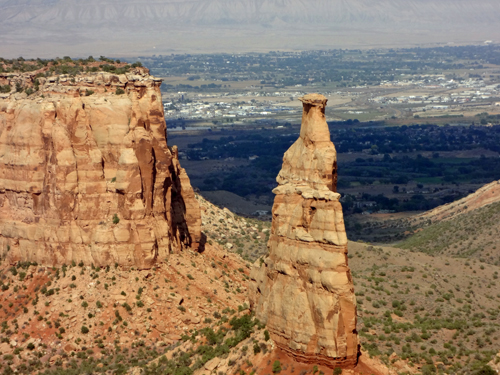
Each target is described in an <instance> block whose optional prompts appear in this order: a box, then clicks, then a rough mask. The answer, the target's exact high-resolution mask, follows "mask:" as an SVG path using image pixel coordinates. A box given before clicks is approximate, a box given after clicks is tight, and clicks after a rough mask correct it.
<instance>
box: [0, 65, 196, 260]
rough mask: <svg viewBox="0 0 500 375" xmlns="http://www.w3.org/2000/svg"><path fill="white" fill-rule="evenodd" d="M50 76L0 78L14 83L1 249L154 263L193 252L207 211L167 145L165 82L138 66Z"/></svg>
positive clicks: (1, 135) (2, 126)
mask: <svg viewBox="0 0 500 375" xmlns="http://www.w3.org/2000/svg"><path fill="white" fill-rule="evenodd" d="M47 75H48V74H47V73H45V75H44V74H41V73H40V72H36V71H35V72H31V73H18V74H0V83H2V84H3V85H6V84H8V85H9V86H10V87H12V91H11V92H10V93H7V94H3V95H2V98H0V255H2V257H7V259H8V260H9V261H31V262H37V263H40V264H45V265H61V264H64V263H66V264H67V263H71V262H72V261H75V262H79V261H83V262H84V263H86V264H94V265H96V266H105V265H109V264H114V263H118V264H120V265H124V266H135V267H138V268H148V267H151V266H152V265H153V264H155V262H156V261H157V260H159V259H164V258H165V257H166V256H167V255H168V254H169V253H171V252H177V251H180V250H181V249H182V248H184V247H191V248H194V249H198V248H199V246H200V241H201V228H200V227H201V214H200V208H199V205H198V202H197V201H196V199H195V196H194V192H193V189H192V187H191V185H190V181H189V178H188V176H187V175H186V172H185V170H184V169H183V168H181V166H180V164H179V160H178V156H177V148H176V147H175V146H174V147H168V146H167V140H166V124H165V119H164V115H163V106H162V102H161V93H160V84H161V80H160V79H157V78H155V77H152V76H150V75H149V72H148V70H147V69H145V68H140V67H139V68H134V69H132V70H131V71H129V72H127V73H125V74H113V73H110V72H93V73H91V72H88V73H86V74H85V73H84V74H78V75H76V76H70V75H57V76H47ZM14 87H18V88H19V87H28V89H27V90H25V91H23V90H14ZM31 87H34V89H31ZM16 91H18V92H16ZM33 92H34V93H33Z"/></svg>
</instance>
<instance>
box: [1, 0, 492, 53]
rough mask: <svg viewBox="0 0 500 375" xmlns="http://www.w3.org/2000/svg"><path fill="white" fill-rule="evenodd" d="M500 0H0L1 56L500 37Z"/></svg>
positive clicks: (230, 49)
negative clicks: (499, 25)
mask: <svg viewBox="0 0 500 375" xmlns="http://www.w3.org/2000/svg"><path fill="white" fill-rule="evenodd" d="M499 21H500V1H498V0H473V1H472V0H376V1H375V0H349V1H345V0H189V1H187V0H156V1H147V0H130V1H123V0H87V1H77V0H0V34H1V35H2V39H1V42H0V55H1V56H4V57H17V56H24V57H37V56H39V57H55V56H63V55H70V56H74V57H76V56H87V55H89V54H92V55H101V54H103V55H107V56H123V55H129V56H137V55H141V54H145V55H151V54H166V53H181V52H191V53H197V52H212V51H224V52H243V51H268V50H303V49H320V48H337V47H341V48H360V47H361V48H370V47H379V46H410V45H426V46H429V45H435V44H454V43H455V44H456V43H458V44H465V43H467V44H470V43H483V42H484V41H486V40H491V41H493V42H496V41H500V28H499V27H498V24H499Z"/></svg>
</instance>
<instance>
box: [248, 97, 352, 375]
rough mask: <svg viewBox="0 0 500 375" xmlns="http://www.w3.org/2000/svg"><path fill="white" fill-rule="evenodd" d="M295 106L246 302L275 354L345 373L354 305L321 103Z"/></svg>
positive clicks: (332, 149)
mask: <svg viewBox="0 0 500 375" xmlns="http://www.w3.org/2000/svg"><path fill="white" fill-rule="evenodd" d="M301 100H302V102H303V105H304V112H303V117H302V127H301V131H300V138H299V139H298V140H297V141H296V142H295V143H294V144H293V145H292V146H291V147H290V149H289V150H288V151H287V152H286V153H285V156H284V158H283V167H282V170H281V171H280V173H279V175H278V177H277V181H278V184H279V186H278V187H277V188H276V189H274V190H273V192H274V193H275V194H276V197H275V200H274V205H273V210H272V216H273V222H272V231H271V236H270V238H269V243H268V248H269V255H268V256H267V258H265V260H264V262H262V263H261V264H260V266H259V267H254V269H253V270H252V273H251V279H252V282H251V284H250V303H251V307H252V309H253V310H255V312H256V314H257V317H258V318H259V319H261V320H262V321H264V322H265V323H266V325H267V329H268V330H269V332H270V334H271V337H272V339H273V340H274V341H275V342H276V344H277V345H278V347H280V348H281V349H282V350H284V351H285V352H287V353H288V354H290V355H291V356H293V357H295V358H296V359H297V360H299V361H301V362H307V363H319V364H321V365H325V366H330V367H332V368H333V367H352V366H354V365H355V364H356V363H357V358H358V355H359V343H358V336H357V332H356V300H355V296H354V288H353V282H352V277H351V272H350V270H349V267H348V263H347V237H346V233H345V227H344V221H343V215H342V207H341V204H340V202H339V197H340V195H339V194H338V193H336V192H335V188H336V151H335V147H334V145H333V143H332V142H331V141H330V133H329V130H328V125H327V123H326V120H325V116H324V108H325V105H326V98H325V97H323V96H321V95H317V94H309V95H306V96H305V97H303V98H301Z"/></svg>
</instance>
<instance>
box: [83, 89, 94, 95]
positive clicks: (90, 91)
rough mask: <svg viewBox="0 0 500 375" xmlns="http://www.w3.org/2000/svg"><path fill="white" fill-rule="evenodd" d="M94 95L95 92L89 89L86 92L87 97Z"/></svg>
mask: <svg viewBox="0 0 500 375" xmlns="http://www.w3.org/2000/svg"><path fill="white" fill-rule="evenodd" d="M92 94H94V91H92V90H88V89H87V90H85V96H90V95H92Z"/></svg>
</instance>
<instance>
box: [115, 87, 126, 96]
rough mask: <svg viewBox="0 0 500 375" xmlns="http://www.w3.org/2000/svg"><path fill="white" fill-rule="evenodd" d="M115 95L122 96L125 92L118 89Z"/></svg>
mask: <svg viewBox="0 0 500 375" xmlns="http://www.w3.org/2000/svg"><path fill="white" fill-rule="evenodd" d="M115 94H116V95H123V94H125V90H123V89H121V88H119V87H118V88H117V89H116V91H115Z"/></svg>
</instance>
